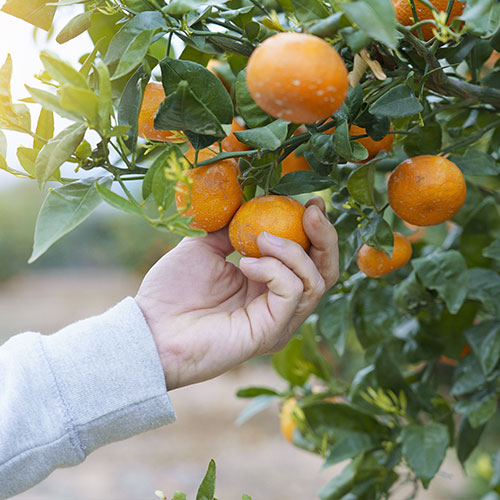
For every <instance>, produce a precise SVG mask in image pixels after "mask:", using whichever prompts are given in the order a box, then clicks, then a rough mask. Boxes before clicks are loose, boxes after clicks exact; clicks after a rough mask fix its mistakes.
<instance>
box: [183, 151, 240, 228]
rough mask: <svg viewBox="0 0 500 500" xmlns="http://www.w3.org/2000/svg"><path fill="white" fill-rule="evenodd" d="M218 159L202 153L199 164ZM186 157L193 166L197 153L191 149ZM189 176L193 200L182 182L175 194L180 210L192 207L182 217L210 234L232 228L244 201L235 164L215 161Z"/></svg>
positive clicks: (210, 154) (228, 161)
mask: <svg viewBox="0 0 500 500" xmlns="http://www.w3.org/2000/svg"><path fill="white" fill-rule="evenodd" d="M215 155H216V153H214V152H213V151H210V150H209V149H202V150H200V152H199V154H198V161H204V160H208V159H210V158H213V157H214V156H215ZM185 156H186V158H187V159H188V160H189V161H190V162H191V163H192V162H193V161H194V156H195V151H194V149H190V150H189V151H188V152H187V153H186V155H185ZM187 175H188V177H190V178H191V180H192V187H191V196H190V193H189V189H188V186H186V185H185V184H183V183H180V182H179V183H178V184H177V188H176V192H175V204H176V206H177V210H178V211H179V212H180V213H182V212H183V211H184V210H185V209H186V206H187V205H188V203H190V205H189V208H188V209H187V210H186V211H185V212H184V213H182V215H183V216H185V217H194V219H193V222H192V223H191V226H192V227H196V228H198V229H204V230H205V231H208V232H213V231H218V230H219V229H222V228H223V227H224V226H226V225H227V224H229V221H230V220H231V218H232V216H233V215H234V213H235V212H236V210H238V208H239V207H240V205H241V202H242V201H243V191H242V189H241V186H240V184H239V182H238V175H239V169H238V164H237V163H236V161H235V160H234V159H232V158H229V159H227V160H220V161H216V162H214V163H210V164H209V165H204V166H202V167H196V168H193V169H191V170H188V172H187Z"/></svg>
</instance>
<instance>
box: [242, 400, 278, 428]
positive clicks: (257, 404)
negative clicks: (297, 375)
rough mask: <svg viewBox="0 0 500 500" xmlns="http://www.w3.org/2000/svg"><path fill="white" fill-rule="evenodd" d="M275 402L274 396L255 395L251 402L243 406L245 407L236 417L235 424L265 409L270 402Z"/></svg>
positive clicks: (243, 421)
mask: <svg viewBox="0 0 500 500" xmlns="http://www.w3.org/2000/svg"><path fill="white" fill-rule="evenodd" d="M275 402H276V396H268V395H266V394H262V395H261V396H256V397H255V398H254V399H253V400H252V402H251V403H250V404H249V405H247V406H246V407H245V409H244V410H243V411H242V412H241V413H240V415H239V416H238V418H237V419H236V425H241V424H244V423H245V422H246V421H248V420H250V419H251V418H252V417H254V416H255V415H257V414H258V413H260V412H261V411H264V410H266V409H267V408H269V407H270V406H271V405H272V404H274V403H275Z"/></svg>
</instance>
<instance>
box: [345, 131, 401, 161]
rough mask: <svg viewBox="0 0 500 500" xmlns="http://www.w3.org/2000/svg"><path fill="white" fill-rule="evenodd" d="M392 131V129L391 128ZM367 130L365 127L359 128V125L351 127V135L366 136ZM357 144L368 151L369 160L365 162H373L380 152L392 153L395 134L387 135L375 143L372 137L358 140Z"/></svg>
mask: <svg viewBox="0 0 500 500" xmlns="http://www.w3.org/2000/svg"><path fill="white" fill-rule="evenodd" d="M391 130H392V127H391ZM365 134H366V129H364V128H363V127H358V126H357V125H351V127H350V129H349V135H354V136H355V135H365ZM356 142H359V143H360V144H361V145H362V146H364V147H365V148H366V149H367V151H368V158H367V159H366V160H363V161H368V160H371V159H372V158H375V156H377V155H378V154H379V153H380V151H382V150H384V151H387V152H388V153H389V152H390V151H391V148H392V143H393V142H394V134H387V135H386V136H385V137H384V138H383V139H380V141H375V140H374V139H372V138H371V137H370V136H368V137H363V138H362V139H356Z"/></svg>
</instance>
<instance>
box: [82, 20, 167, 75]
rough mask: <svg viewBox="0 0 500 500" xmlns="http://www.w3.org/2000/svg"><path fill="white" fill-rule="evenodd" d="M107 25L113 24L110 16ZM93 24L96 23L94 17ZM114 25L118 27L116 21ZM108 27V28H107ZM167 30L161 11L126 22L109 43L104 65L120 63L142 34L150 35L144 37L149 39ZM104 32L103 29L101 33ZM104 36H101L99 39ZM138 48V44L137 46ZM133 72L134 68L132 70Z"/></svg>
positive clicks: (139, 62) (139, 61)
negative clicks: (153, 34)
mask: <svg viewBox="0 0 500 500" xmlns="http://www.w3.org/2000/svg"><path fill="white" fill-rule="evenodd" d="M105 21H106V23H108V25H109V23H113V19H111V20H109V16H106V18H105ZM92 22H93V23H95V20H94V17H93V18H92ZM113 25H115V26H116V25H117V23H116V21H115V22H114V23H113ZM106 27H107V26H106ZM164 29H166V25H165V19H164V18H163V15H162V13H161V12H159V11H156V10H155V11H146V12H141V13H139V14H137V15H136V16H134V17H133V18H132V19H131V20H130V21H128V22H126V23H125V24H124V25H123V26H122V27H121V28H120V30H119V31H118V33H116V34H114V36H113V38H112V40H111V42H110V43H109V46H108V49H107V51H106V56H105V57H104V63H105V64H106V65H108V66H110V65H111V64H113V63H116V62H118V61H119V60H120V59H121V58H122V55H123V51H124V50H125V49H126V48H127V47H130V46H131V45H132V44H134V40H135V39H136V38H137V37H140V36H141V34H142V33H145V32H146V33H148V35H143V36H147V37H149V33H150V32H153V33H155V32H156V31H158V30H164ZM102 31H104V30H103V29H101V31H100V33H101V32H102ZM100 36H102V35H101V34H99V35H98V37H100ZM135 45H136V46H137V44H135ZM141 62H142V58H141V60H137V66H139V64H141ZM130 69H131V70H132V69H133V68H130Z"/></svg>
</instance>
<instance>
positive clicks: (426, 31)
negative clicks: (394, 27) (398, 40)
mask: <svg viewBox="0 0 500 500" xmlns="http://www.w3.org/2000/svg"><path fill="white" fill-rule="evenodd" d="M430 3H431V4H432V5H434V7H436V9H437V10H439V11H442V12H446V10H447V8H448V0H430ZM392 5H393V6H394V11H395V13H396V19H397V20H398V22H400V23H401V24H403V25H404V26H411V25H413V24H415V23H416V22H417V20H416V19H414V17H413V11H412V8H411V5H410V2H409V1H408V0H392ZM464 8H465V3H464V2H460V1H459V0H455V3H454V4H453V8H452V9H451V14H450V18H449V19H448V25H449V24H450V23H451V22H452V21H453V19H455V18H456V17H459V16H461V15H462V12H463V11H464ZM415 9H416V11H417V15H418V20H419V21H424V20H426V19H431V20H433V19H434V16H433V14H432V11H431V9H429V8H428V7H426V6H425V5H424V4H423V3H422V2H420V1H419V0H415ZM421 28H422V34H423V36H424V40H425V41H427V40H430V39H431V38H432V37H433V36H434V33H433V32H432V30H433V29H434V28H435V26H433V25H432V24H424V25H423V26H421ZM414 33H415V34H417V33H418V31H417V30H415V32H414Z"/></svg>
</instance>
